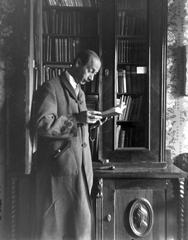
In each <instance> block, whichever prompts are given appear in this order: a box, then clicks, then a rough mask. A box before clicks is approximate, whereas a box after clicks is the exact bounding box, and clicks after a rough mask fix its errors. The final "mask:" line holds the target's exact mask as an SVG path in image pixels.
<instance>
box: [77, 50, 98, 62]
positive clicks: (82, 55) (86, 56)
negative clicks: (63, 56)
mask: <svg viewBox="0 0 188 240" xmlns="http://www.w3.org/2000/svg"><path fill="white" fill-rule="evenodd" d="M78 59H80V60H81V61H82V64H83V65H86V64H87V63H88V62H89V61H90V60H91V59H97V60H99V61H100V58H99V56H98V55H97V54H96V52H94V51H92V50H84V51H82V52H79V53H78V54H77V55H76V58H75V59H74V61H73V65H74V64H75V63H76V62H77V60H78Z"/></svg>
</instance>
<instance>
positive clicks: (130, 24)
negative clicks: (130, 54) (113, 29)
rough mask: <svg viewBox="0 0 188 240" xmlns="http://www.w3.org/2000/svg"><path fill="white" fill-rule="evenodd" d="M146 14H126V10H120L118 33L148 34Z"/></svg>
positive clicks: (128, 34)
mask: <svg viewBox="0 0 188 240" xmlns="http://www.w3.org/2000/svg"><path fill="white" fill-rule="evenodd" d="M145 18H146V14H145V15H144V16H143V17H140V16H138V17H135V16H128V15H126V11H119V12H118V33H117V34H118V35H121V36H144V35H145V34H146V19H145Z"/></svg>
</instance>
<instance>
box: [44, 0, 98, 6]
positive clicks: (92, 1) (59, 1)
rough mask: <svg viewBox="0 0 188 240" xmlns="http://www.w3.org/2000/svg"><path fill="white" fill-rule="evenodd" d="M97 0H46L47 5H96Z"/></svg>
mask: <svg viewBox="0 0 188 240" xmlns="http://www.w3.org/2000/svg"><path fill="white" fill-rule="evenodd" d="M98 1H99V0H46V2H45V3H46V4H47V5H48V6H59V7H65V6H66V7H97V6H98Z"/></svg>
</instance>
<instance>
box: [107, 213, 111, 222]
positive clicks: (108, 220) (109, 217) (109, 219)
mask: <svg viewBox="0 0 188 240" xmlns="http://www.w3.org/2000/svg"><path fill="white" fill-rule="evenodd" d="M106 220H107V222H110V221H111V220H112V216H111V215H110V214H108V215H107V216H106Z"/></svg>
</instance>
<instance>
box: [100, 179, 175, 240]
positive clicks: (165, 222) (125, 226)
mask: <svg viewBox="0 0 188 240" xmlns="http://www.w3.org/2000/svg"><path fill="white" fill-rule="evenodd" d="M140 198H144V199H146V200H147V201H149V203H150V204H151V206H152V208H153V212H154V224H153V227H152V230H151V231H150V232H149V233H148V235H146V236H143V237H139V239H140V240H165V239H166V240H167V239H169V237H172V238H173V237H176V238H177V224H178V223H177V221H178V220H177V219H178V214H177V208H176V209H174V206H178V189H177V180H174V183H173V182H172V181H170V180H165V179H164V180H157V179H153V180H150V181H148V180H141V179H140V180H139V179H137V180H131V179H127V180H125V179H114V180H110V179H104V180H103V203H102V206H101V202H100V201H99V200H97V202H98V203H99V202H100V206H98V205H96V206H98V207H97V208H98V210H97V212H98V213H97V214H98V219H97V221H98V223H97V226H98V227H97V228H98V229H100V231H101V228H100V227H99V224H102V225H101V227H102V229H103V233H102V238H101V235H100V234H99V235H100V238H96V239H97V240H98V239H103V240H123V239H126V240H135V239H137V238H138V236H136V235H135V234H134V233H133V231H132V230H131V227H130V224H129V213H130V209H131V206H132V205H133V203H134V202H135V200H137V199H140ZM101 208H102V209H101ZM101 210H103V214H102V215H101V213H100V211H101ZM101 220H102V221H101ZM176 238H175V239H176Z"/></svg>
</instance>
